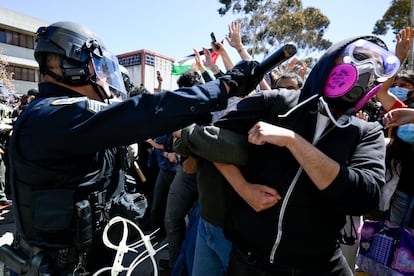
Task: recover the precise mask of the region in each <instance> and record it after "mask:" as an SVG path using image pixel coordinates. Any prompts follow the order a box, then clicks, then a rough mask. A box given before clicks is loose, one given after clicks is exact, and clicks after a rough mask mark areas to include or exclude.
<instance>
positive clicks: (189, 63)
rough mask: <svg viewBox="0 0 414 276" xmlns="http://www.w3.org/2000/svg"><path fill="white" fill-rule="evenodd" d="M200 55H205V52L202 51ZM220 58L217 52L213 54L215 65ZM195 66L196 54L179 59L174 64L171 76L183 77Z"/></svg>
mask: <svg viewBox="0 0 414 276" xmlns="http://www.w3.org/2000/svg"><path fill="white" fill-rule="evenodd" d="M209 51H210V52H211V51H212V49H209ZM198 53H199V54H200V56H202V55H204V53H203V51H200V52H198ZM218 56H219V55H218V53H216V52H212V53H211V57H212V58H213V62H214V64H215V63H216V61H217V58H218ZM194 64H195V54H191V55H188V56H185V57H183V58H182V59H179V60H177V61H176V62H174V63H173V66H172V72H171V74H172V75H173V76H179V75H182V74H183V73H185V72H187V71H189V70H191V69H192V68H193V65H194Z"/></svg>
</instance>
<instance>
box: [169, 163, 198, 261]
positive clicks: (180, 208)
mask: <svg viewBox="0 0 414 276" xmlns="http://www.w3.org/2000/svg"><path fill="white" fill-rule="evenodd" d="M197 197H198V193H197V183H196V175H195V174H187V173H185V172H183V169H182V166H181V165H178V166H177V167H176V174H175V177H174V180H173V182H172V183H171V186H170V190H169V192H168V199H167V209H166V212H165V229H166V232H167V241H168V251H169V258H170V266H171V267H173V266H174V263H175V261H176V260H177V258H178V255H179V254H180V248H181V244H182V243H183V241H184V237H185V231H186V223H185V217H186V215H187V214H188V213H189V212H190V210H191V209H192V207H193V206H194V204H195V202H196V201H197Z"/></svg>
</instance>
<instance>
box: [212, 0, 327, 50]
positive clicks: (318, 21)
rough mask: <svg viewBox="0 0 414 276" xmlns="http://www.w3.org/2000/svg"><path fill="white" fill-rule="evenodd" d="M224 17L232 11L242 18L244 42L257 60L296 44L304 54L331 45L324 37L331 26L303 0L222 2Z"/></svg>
mask: <svg viewBox="0 0 414 276" xmlns="http://www.w3.org/2000/svg"><path fill="white" fill-rule="evenodd" d="M219 2H220V3H221V4H223V6H222V7H221V8H220V9H219V10H218V12H219V13H220V14H221V15H224V14H226V13H227V12H229V11H231V12H233V13H236V14H237V13H239V14H241V15H243V17H242V18H240V22H241V24H242V30H241V35H242V42H243V44H244V45H245V46H246V48H247V50H248V52H249V53H250V54H251V55H252V56H253V57H254V56H255V55H258V54H263V55H264V56H267V55H269V54H270V53H272V52H273V51H274V50H276V49H277V48H279V47H280V46H282V45H284V44H286V43H288V42H293V43H295V44H296V45H297V47H298V49H301V50H302V52H310V51H315V50H324V49H327V48H328V47H329V46H330V45H331V44H332V43H331V42H330V41H329V40H326V39H325V38H324V33H325V31H326V29H327V27H328V26H329V24H330V21H329V19H328V18H327V17H326V16H325V15H323V14H322V13H321V11H320V10H319V9H316V8H313V7H310V8H306V9H303V6H302V1H301V0H279V1H275V0H273V1H272V0H219Z"/></svg>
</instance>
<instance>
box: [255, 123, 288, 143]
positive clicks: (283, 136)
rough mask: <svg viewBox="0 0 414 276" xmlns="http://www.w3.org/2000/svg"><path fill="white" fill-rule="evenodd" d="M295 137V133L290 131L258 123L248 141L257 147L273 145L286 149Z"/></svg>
mask: <svg viewBox="0 0 414 276" xmlns="http://www.w3.org/2000/svg"><path fill="white" fill-rule="evenodd" d="M294 136H295V133H294V132H293V131H292V130H290V129H286V128H283V127H279V126H275V125H272V124H269V123H265V122H258V123H256V124H255V125H254V126H253V127H252V128H251V129H250V130H249V136H248V140H249V142H250V143H252V144H256V145H264V144H266V143H271V144H274V145H276V146H279V147H286V146H287V145H288V144H289V142H290V141H291V139H292V138H294Z"/></svg>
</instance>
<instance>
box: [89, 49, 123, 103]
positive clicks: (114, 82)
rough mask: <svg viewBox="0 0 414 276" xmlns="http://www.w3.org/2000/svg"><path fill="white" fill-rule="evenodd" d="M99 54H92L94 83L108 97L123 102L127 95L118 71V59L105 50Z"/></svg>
mask: <svg viewBox="0 0 414 276" xmlns="http://www.w3.org/2000/svg"><path fill="white" fill-rule="evenodd" d="M100 52H101V53H100V54H101V55H96V54H92V64H93V67H94V71H95V74H96V83H97V84H98V85H99V86H101V87H102V88H103V89H104V90H105V93H106V94H107V95H108V97H111V96H112V97H114V98H116V99H117V100H125V99H126V98H127V96H128V94H127V92H126V89H125V86H124V81H123V78H122V75H121V70H120V69H119V63H118V58H117V57H116V56H115V55H113V54H112V53H110V52H108V51H106V50H105V49H103V50H102V51H100Z"/></svg>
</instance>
